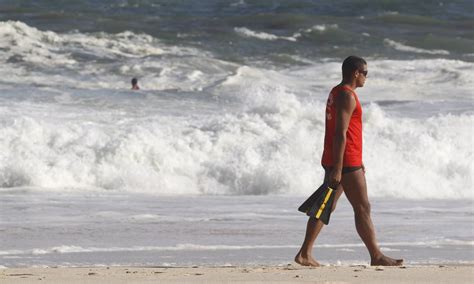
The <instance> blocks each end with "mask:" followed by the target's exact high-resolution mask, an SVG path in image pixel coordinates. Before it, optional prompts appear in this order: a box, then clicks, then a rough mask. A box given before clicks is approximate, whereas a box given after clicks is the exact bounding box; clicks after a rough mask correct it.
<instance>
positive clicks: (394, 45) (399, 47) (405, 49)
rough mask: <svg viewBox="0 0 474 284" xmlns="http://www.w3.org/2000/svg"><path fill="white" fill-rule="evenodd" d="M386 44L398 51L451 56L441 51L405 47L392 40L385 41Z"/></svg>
mask: <svg viewBox="0 0 474 284" xmlns="http://www.w3.org/2000/svg"><path fill="white" fill-rule="evenodd" d="M384 43H385V44H386V45H388V46H390V47H392V48H394V49H396V50H398V51H403V52H413V53H425V54H439V55H449V54H450V53H449V51H447V50H441V49H422V48H417V47H413V46H408V45H404V44H402V43H399V42H396V41H394V40H391V39H388V38H386V39H384Z"/></svg>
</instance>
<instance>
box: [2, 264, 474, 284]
mask: <svg viewBox="0 0 474 284" xmlns="http://www.w3.org/2000/svg"><path fill="white" fill-rule="evenodd" d="M473 277H474V265H430V266H411V265H407V266H400V267H381V266H368V265H351V266H322V267H317V268H310V267H303V266H298V265H296V264H288V265H287V266H235V267H234V266H230V267H211V266H207V267H206V266H193V267H163V266H157V267H134V266H117V267H115V266H104V267H57V268H56V267H48V268H4V269H0V282H3V281H6V282H7V283H84V282H87V283H119V284H120V283H130V282H133V283H151V282H154V281H159V283H182V282H193V283H194V282H198V283H225V282H246V283H264V282H278V283H299V282H301V283H304V282H311V283H326V282H335V281H337V283H381V282H383V283H420V282H421V283H471V282H472V279H473Z"/></svg>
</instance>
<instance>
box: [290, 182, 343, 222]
mask: <svg viewBox="0 0 474 284" xmlns="http://www.w3.org/2000/svg"><path fill="white" fill-rule="evenodd" d="M335 194H336V191H335V190H334V189H332V188H331V187H329V186H328V185H327V184H326V183H323V184H322V185H321V186H320V187H319V188H318V189H317V190H316V191H315V192H314V193H313V194H312V195H311V196H310V197H309V198H308V199H306V201H305V202H303V204H301V206H300V207H299V208H298V211H301V212H303V213H306V215H308V216H310V217H314V218H316V219H318V220H321V221H322V222H323V223H324V224H326V225H327V224H329V218H330V217H331V209H332V206H333V204H334V196H335Z"/></svg>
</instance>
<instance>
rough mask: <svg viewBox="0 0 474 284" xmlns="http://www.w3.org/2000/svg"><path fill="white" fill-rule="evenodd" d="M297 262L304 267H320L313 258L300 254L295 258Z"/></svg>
mask: <svg viewBox="0 0 474 284" xmlns="http://www.w3.org/2000/svg"><path fill="white" fill-rule="evenodd" d="M295 262H296V263H298V264H299V265H303V266H313V267H319V266H320V265H319V262H317V261H316V260H314V259H313V258H312V257H303V256H302V255H301V253H298V254H297V255H296V256H295Z"/></svg>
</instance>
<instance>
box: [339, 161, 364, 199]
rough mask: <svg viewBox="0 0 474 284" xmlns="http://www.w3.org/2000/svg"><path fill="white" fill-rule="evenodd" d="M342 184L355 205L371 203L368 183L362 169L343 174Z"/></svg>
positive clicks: (348, 197)
mask: <svg viewBox="0 0 474 284" xmlns="http://www.w3.org/2000/svg"><path fill="white" fill-rule="evenodd" d="M341 184H342V187H343V188H344V193H345V194H346V197H347V199H348V200H349V202H350V203H351V204H352V206H353V207H354V206H360V205H366V204H368V203H369V197H368V195H367V183H366V181H365V174H364V171H363V170H362V169H359V170H357V171H354V172H350V173H347V174H344V175H342V180H341Z"/></svg>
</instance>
